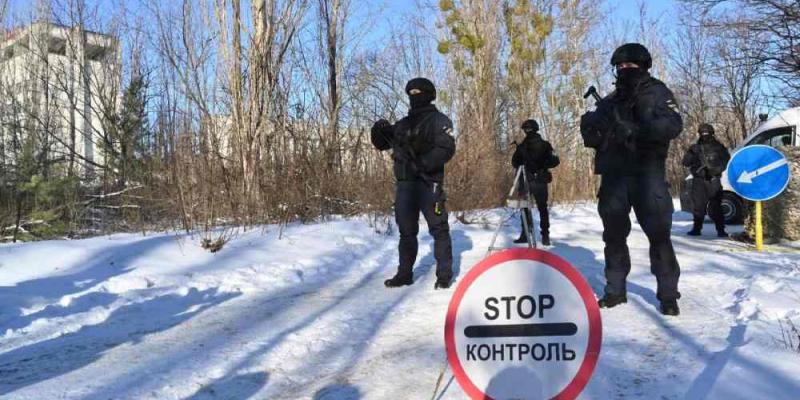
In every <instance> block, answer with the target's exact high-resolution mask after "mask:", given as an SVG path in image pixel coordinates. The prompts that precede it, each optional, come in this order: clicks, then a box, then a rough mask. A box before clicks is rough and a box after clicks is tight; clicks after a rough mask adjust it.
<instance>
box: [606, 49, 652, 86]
mask: <svg viewBox="0 0 800 400" xmlns="http://www.w3.org/2000/svg"><path fill="white" fill-rule="evenodd" d="M623 62H628V63H633V64H636V65H637V66H639V68H622V69H620V68H617V69H616V75H617V82H616V85H617V91H618V92H619V93H620V94H621V95H622V96H628V95H631V94H633V93H634V91H635V90H636V87H637V86H638V85H639V84H640V83H641V82H643V81H644V80H645V79H647V78H649V77H650V73H649V72H647V71H648V70H649V69H650V67H652V65H653V59H652V57H651V56H650V52H649V51H648V50H647V48H646V47H644V46H642V45H641V44H639V43H626V44H624V45H622V46H620V47H618V48H617V49H616V50H615V51H614V54H613V55H612V56H611V65H613V66H614V67H617V66H618V65H619V64H621V63H623Z"/></svg>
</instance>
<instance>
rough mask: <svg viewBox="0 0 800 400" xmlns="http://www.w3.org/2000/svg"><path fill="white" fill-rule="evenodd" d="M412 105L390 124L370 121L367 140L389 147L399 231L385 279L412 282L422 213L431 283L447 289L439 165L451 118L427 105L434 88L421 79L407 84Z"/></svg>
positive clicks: (449, 139) (451, 143) (448, 255)
mask: <svg viewBox="0 0 800 400" xmlns="http://www.w3.org/2000/svg"><path fill="white" fill-rule="evenodd" d="M406 94H407V95H408V97H409V101H410V104H411V109H410V110H409V111H408V116H406V117H405V118H403V119H401V120H400V121H398V122H397V123H396V124H394V125H392V124H390V123H389V122H388V121H386V120H384V119H381V120H379V121H377V122H375V124H374V125H373V126H372V131H371V135H370V137H371V140H372V144H373V145H374V146H375V147H376V148H377V149H378V150H388V149H392V157H393V159H394V175H395V179H396V180H397V187H396V192H395V204H394V206H395V221H396V222H397V226H398V229H399V231H400V244H399V246H398V250H399V253H400V265H399V266H398V267H397V274H396V275H395V276H394V277H392V278H391V279H387V280H386V281H385V282H384V284H385V285H386V286H387V287H398V286H404V285H411V284H412V283H414V279H413V273H412V268H413V267H414V262H416V259H417V247H418V245H417V233H418V232H419V214H420V212H422V215H423V216H425V220H426V221H427V222H428V230H429V231H430V233H431V236H433V239H434V244H433V249H434V250H433V251H434V257H435V258H436V284H435V285H434V288H436V289H439V288H444V289H446V288H449V287H450V283H451V280H452V277H453V271H452V266H453V251H452V244H451V241H450V226H449V225H448V223H447V210H446V209H445V193H444V188H443V186H442V183H443V182H444V165H445V163H447V162H448V161H449V160H450V159H451V158H452V157H453V154H454V153H455V148H456V145H455V140H454V139H453V136H451V132H452V130H453V123H452V122H451V121H450V118H448V117H447V116H446V115H444V114H442V113H441V112H439V110H437V109H436V106H435V105H433V104H432V102H433V100H435V99H436V88H435V87H434V85H433V83H432V82H431V81H429V80H428V79H425V78H414V79H412V80H410V81H409V82H408V84H406Z"/></svg>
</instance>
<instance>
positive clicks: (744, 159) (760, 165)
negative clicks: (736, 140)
mask: <svg viewBox="0 0 800 400" xmlns="http://www.w3.org/2000/svg"><path fill="white" fill-rule="evenodd" d="M728 181H729V182H730V184H731V187H732V188H733V191H735V192H736V193H737V194H739V196H742V197H744V198H745V199H748V200H752V201H765V200H769V199H771V198H773V197H775V196H777V195H779V194H781V192H783V190H784V189H786V185H788V184H789V163H788V162H787V161H786V157H784V156H783V154H781V152H780V151H778V150H776V149H775V148H773V147H770V146H764V145H753V146H747V147H743V148H742V149H740V150H739V151H737V152H736V153H734V155H733V157H731V161H730V162H728Z"/></svg>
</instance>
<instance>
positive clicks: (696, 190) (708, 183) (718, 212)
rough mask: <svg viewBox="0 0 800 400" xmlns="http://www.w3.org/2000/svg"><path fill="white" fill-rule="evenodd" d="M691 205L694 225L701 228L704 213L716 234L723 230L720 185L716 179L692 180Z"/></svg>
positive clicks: (723, 219) (723, 220) (723, 221)
mask: <svg viewBox="0 0 800 400" xmlns="http://www.w3.org/2000/svg"><path fill="white" fill-rule="evenodd" d="M692 203H693V204H694V210H692V214H694V220H695V225H698V224H699V226H698V228H702V226H703V225H702V224H703V220H704V219H705V217H706V212H708V216H709V217H711V220H713V221H714V225H715V226H716V228H717V231H718V232H721V231H724V230H725V216H724V215H723V214H722V183H721V182H720V180H719V178H718V177H714V178H711V179H708V180H706V179H702V178H694V179H692Z"/></svg>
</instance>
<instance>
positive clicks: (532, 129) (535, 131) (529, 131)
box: [520, 119, 539, 136]
mask: <svg viewBox="0 0 800 400" xmlns="http://www.w3.org/2000/svg"><path fill="white" fill-rule="evenodd" d="M520 128H522V131H523V132H525V136H538V135H539V123H538V122H536V120H534V119H529V120H527V121H525V122H523V123H522V126H520Z"/></svg>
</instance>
